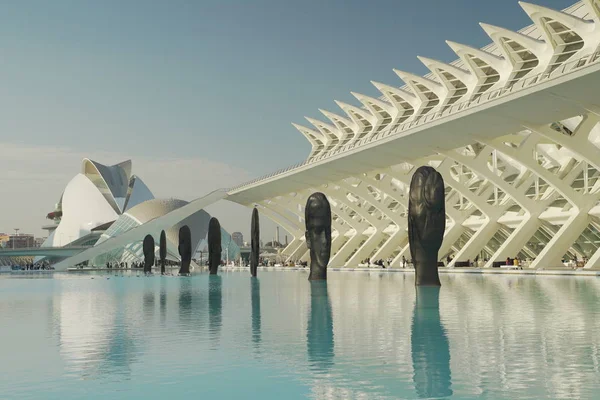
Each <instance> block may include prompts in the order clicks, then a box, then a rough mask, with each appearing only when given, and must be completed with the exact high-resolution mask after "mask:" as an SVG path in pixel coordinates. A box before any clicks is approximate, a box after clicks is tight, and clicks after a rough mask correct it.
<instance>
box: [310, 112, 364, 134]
mask: <svg viewBox="0 0 600 400" xmlns="http://www.w3.org/2000/svg"><path fill="white" fill-rule="evenodd" d="M319 111H320V112H321V114H323V115H324V116H325V117H327V119H329V120H330V121H331V123H332V124H334V125H335V126H336V127H337V128H338V129H339V130H340V131H342V132H343V131H345V128H346V127H348V128H350V129H352V131H356V129H358V127H357V126H356V123H355V122H354V121H353V120H351V119H348V118H346V117H342V116H341V115H338V114H336V113H332V112H331V111H327V110H323V109H320V108H319Z"/></svg>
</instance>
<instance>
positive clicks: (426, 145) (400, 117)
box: [59, 0, 600, 268]
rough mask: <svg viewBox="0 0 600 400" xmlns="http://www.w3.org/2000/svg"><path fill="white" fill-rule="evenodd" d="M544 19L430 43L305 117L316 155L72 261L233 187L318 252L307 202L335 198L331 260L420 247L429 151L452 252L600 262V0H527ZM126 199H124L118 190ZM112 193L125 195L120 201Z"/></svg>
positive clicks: (300, 249) (351, 260)
mask: <svg viewBox="0 0 600 400" xmlns="http://www.w3.org/2000/svg"><path fill="white" fill-rule="evenodd" d="M519 4H520V5H521V7H522V8H523V10H524V11H525V12H526V13H527V15H528V16H529V17H530V18H531V20H532V21H533V24H532V25H530V26H528V27H525V28H523V29H521V30H520V31H519V32H512V31H510V30H507V29H504V28H501V27H496V26H492V25H488V24H481V27H482V28H483V30H484V31H485V32H486V33H487V34H488V35H489V36H490V39H491V41H492V43H491V44H490V45H488V46H486V47H484V48H482V49H477V48H474V47H471V46H468V45H464V44H459V43H455V42H451V41H448V42H447V43H448V45H449V46H450V48H451V49H452V50H453V51H454V52H455V53H456V55H457V57H458V59H457V60H455V61H453V62H451V63H444V62H441V61H436V60H435V59H433V58H426V57H419V60H420V61H421V62H422V63H423V64H424V65H425V66H426V67H427V68H428V69H429V70H430V71H431V73H429V74H428V75H426V76H418V75H415V74H412V73H410V72H405V71H401V70H394V71H395V72H396V74H397V75H398V77H399V78H400V79H401V80H402V81H403V82H404V85H403V86H395V85H393V84H392V85H390V84H384V83H379V82H373V85H374V86H375V87H376V88H377V89H378V90H379V91H380V92H381V96H380V97H379V98H373V97H370V96H366V95H362V94H358V93H353V95H354V96H355V97H356V98H357V100H358V102H359V103H360V105H351V104H347V103H343V102H339V101H336V103H337V105H338V106H339V108H340V109H341V110H342V112H341V114H343V115H338V114H336V113H333V112H331V111H326V110H320V111H321V113H322V114H323V115H324V116H325V117H326V118H327V120H328V122H323V121H320V120H317V119H314V118H307V121H308V122H309V123H310V124H311V125H312V126H313V127H306V126H303V125H298V124H293V125H294V126H295V127H296V128H297V129H298V130H299V131H300V133H301V134H302V135H304V136H305V137H306V139H307V140H308V142H309V143H310V145H311V151H310V154H309V155H308V157H307V159H306V160H305V161H303V162H301V163H298V164H296V165H293V166H290V167H287V168H285V169H283V170H280V171H277V172H273V173H271V174H269V175H267V176H264V177H261V178H257V179H254V180H252V181H250V182H246V183H244V184H242V185H239V186H237V187H234V188H230V189H228V190H227V191H219V192H215V193H211V194H210V195H208V196H206V197H204V198H200V199H198V200H196V201H194V202H191V203H190V204H188V205H186V206H184V207H181V208H179V209H177V210H174V211H172V212H170V213H167V214H166V215H164V216H162V217H159V218H156V219H154V220H152V221H150V222H148V223H147V224H144V225H141V226H139V227H137V228H134V229H132V230H131V231H128V232H126V234H123V235H121V236H119V237H115V238H111V239H110V240H107V241H106V242H103V243H101V244H100V245H98V246H96V247H95V248H93V249H90V250H88V251H86V252H83V253H81V254H78V255H77V256H74V257H72V258H71V259H67V260H65V262H63V263H61V264H60V266H59V267H67V266H70V265H73V264H75V263H77V262H81V261H84V260H87V259H89V258H90V257H93V256H96V255H99V254H102V252H106V251H110V249H111V248H113V247H115V246H122V245H123V244H125V242H127V240H131V241H133V240H139V238H140V237H142V236H143V235H142V234H143V233H144V232H147V231H149V230H152V229H158V231H157V232H159V231H160V229H166V228H168V227H170V226H172V225H174V224H176V223H178V222H179V221H181V220H182V219H184V218H186V217H188V216H189V215H191V214H192V213H194V212H197V211H198V210H200V209H201V208H203V207H205V206H208V205H209V204H210V203H211V202H214V201H218V200H220V199H227V200H230V201H233V202H236V203H239V204H242V205H244V206H247V207H249V208H253V207H255V206H256V207H258V208H259V210H260V212H261V213H262V214H264V215H265V216H267V217H268V218H270V219H272V220H273V221H274V222H276V223H278V224H279V225H281V226H282V227H283V228H284V229H286V230H287V231H288V232H289V233H290V234H291V235H292V237H293V239H292V241H291V242H290V243H289V245H288V246H287V248H286V249H285V250H284V252H283V253H284V254H285V255H286V256H287V257H288V258H289V259H292V260H303V261H306V260H308V257H309V256H308V249H307V247H306V243H305V238H304V230H305V228H304V225H305V224H304V219H303V218H304V209H303V208H304V205H305V202H306V199H307V197H308V196H309V195H310V194H311V193H313V192H316V191H319V192H323V193H325V194H326V195H327V197H328V199H329V201H330V204H331V209H332V218H333V221H332V229H333V232H332V238H333V240H332V248H331V260H330V266H333V267H339V266H354V265H356V264H358V263H359V262H360V261H361V260H364V259H366V258H371V259H387V258H391V259H393V265H395V266H397V265H398V262H399V260H400V259H401V258H402V257H403V256H404V257H406V258H410V254H409V253H410V251H409V247H408V235H407V230H406V229H407V222H406V207H407V195H408V188H409V183H410V179H411V176H412V174H413V172H414V171H415V170H416V168H417V167H419V166H421V165H431V166H433V167H435V168H436V169H437V170H438V171H439V172H440V173H441V174H442V176H443V178H444V181H445V184H446V216H447V224H446V232H445V236H444V242H443V243H442V247H441V249H440V258H441V259H445V258H446V256H448V255H450V256H452V257H454V260H453V261H452V262H451V263H450V264H449V266H450V267H454V266H455V265H457V263H458V262H463V261H467V260H469V259H470V260H474V259H475V258H476V257H478V256H479V258H480V259H481V260H486V261H485V267H492V266H493V265H494V263H498V262H502V261H503V260H505V259H506V258H507V257H515V256H517V257H519V258H520V259H530V260H532V261H531V263H530V265H529V266H530V267H531V268H548V267H559V266H563V263H562V259H563V258H568V259H575V258H577V259H578V260H583V259H585V260H586V261H585V268H599V267H600V234H599V231H598V229H599V228H600V219H599V218H600V179H599V178H600V125H599V122H600V106H599V105H597V104H598V93H600V48H599V45H600V0H583V1H579V2H577V3H575V4H574V5H572V6H571V7H569V8H567V9H565V10H563V11H556V10H552V9H549V8H546V7H543V6H539V5H533V4H529V3H523V2H520V3H519ZM117 206H119V204H118V203H117ZM113 207H114V206H113Z"/></svg>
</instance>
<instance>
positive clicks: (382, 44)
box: [0, 0, 572, 175]
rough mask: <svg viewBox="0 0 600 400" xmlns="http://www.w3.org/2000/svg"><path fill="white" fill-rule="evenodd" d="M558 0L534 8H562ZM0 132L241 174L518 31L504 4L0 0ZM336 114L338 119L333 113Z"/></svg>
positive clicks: (289, 154)
mask: <svg viewBox="0 0 600 400" xmlns="http://www.w3.org/2000/svg"><path fill="white" fill-rule="evenodd" d="M571 3H572V1H569V0H539V4H542V5H545V6H549V7H553V8H564V7H566V6H568V5H570V4H571ZM1 10H2V12H1V13H0V14H1V16H0V52H1V54H2V57H1V61H0V73H1V74H2V77H3V79H2V81H3V84H2V93H3V95H2V96H0V99H1V100H0V106H1V107H0V109H1V110H2V111H1V114H0V115H2V118H0V132H2V133H0V135H2V137H4V138H5V140H8V141H17V142H20V143H28V144H55V145H68V146H71V147H76V148H79V149H82V150H84V151H85V150H87V149H89V148H91V147H93V148H95V149H98V150H107V151H109V150H111V149H113V148H114V146H115V144H116V143H120V144H121V145H122V146H125V147H126V148H129V149H131V150H132V152H133V153H134V154H132V155H135V153H137V152H143V153H145V154H148V155H150V154H153V153H154V154H156V153H167V154H169V155H185V156H192V155H198V154H202V155H203V156H204V157H207V158H210V159H214V160H219V161H223V162H226V163H228V164H231V165H234V166H239V167H244V168H246V169H247V170H248V171H249V172H250V173H251V174H252V175H254V174H261V173H264V172H269V171H270V170H273V169H276V168H279V167H283V166H286V165H287V164H291V163H294V162H296V161H301V160H302V159H304V158H305V157H306V155H307V152H308V150H309V146H308V144H307V143H306V141H305V139H304V138H303V137H302V136H301V135H300V133H299V132H297V131H296V130H295V129H294V128H293V127H292V126H291V125H290V122H292V121H294V122H300V123H304V119H303V117H304V116H305V115H308V116H313V117H318V118H320V117H321V115H320V113H319V112H318V111H317V108H325V109H330V110H332V111H334V112H338V110H337V108H336V105H335V104H334V103H333V100H334V99H339V100H344V101H347V102H355V99H354V98H353V97H352V96H351V95H350V94H349V92H350V90H353V91H358V92H363V93H366V94H371V95H376V94H377V92H376V90H375V89H374V88H372V87H371V85H370V83H369V81H370V80H378V81H382V82H386V83H391V84H398V85H399V84H400V81H399V79H398V78H397V77H396V76H395V75H394V74H393V72H392V68H399V69H403V70H407V71H411V72H417V73H425V72H426V71H425V69H424V67H423V66H422V65H421V64H420V63H419V62H418V60H417V59H416V58H415V57H416V56H417V55H424V56H428V57H432V58H436V59H441V60H444V61H451V60H453V59H454V58H455V57H454V56H453V53H452V52H451V51H450V50H449V49H448V48H447V46H446V44H445V43H444V40H445V39H451V40H454V41H458V42H463V43H468V44H471V45H475V46H482V45H485V44H486V43H487V42H489V39H488V38H487V36H486V35H485V34H484V33H483V32H482V30H481V29H480V28H479V26H478V24H477V23H478V22H480V21H485V22H489V23H492V24H497V25H501V26H504V27H507V28H511V29H518V28H521V27H523V26H525V25H527V24H529V23H530V21H529V20H528V18H527V16H526V14H525V13H524V12H523V11H522V10H521V8H520V7H519V5H518V3H517V1H513V0H501V1H492V0H454V1H442V0H434V1H414V0H413V1H402V0H394V1H392V0H382V1H364V0H351V1H342V0H330V1H322V0H321V1H315V0H304V1H294V2H292V1H281V0H279V1H277V0H272V1H266V0H254V1H247V0H245V1H228V0H215V1H212V0H204V1H202V0H198V1H176V0H173V1H162V2H161V1H123V0H120V1H113V0H108V1H107V0H103V1H91V0H90V1H87V0H70V1H66V0H53V1H26V0H24V1H5V2H4V4H2V8H1ZM340 112H341V111H340Z"/></svg>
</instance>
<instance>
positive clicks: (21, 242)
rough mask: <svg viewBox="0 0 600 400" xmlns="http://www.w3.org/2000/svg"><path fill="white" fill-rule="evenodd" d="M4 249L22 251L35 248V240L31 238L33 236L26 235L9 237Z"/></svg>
mask: <svg viewBox="0 0 600 400" xmlns="http://www.w3.org/2000/svg"><path fill="white" fill-rule="evenodd" d="M4 247H6V248H8V249H24V248H26V247H35V239H34V238H33V235H31V234H28V233H23V234H19V235H10V236H9V238H8V241H7V242H6V245H5V246H4Z"/></svg>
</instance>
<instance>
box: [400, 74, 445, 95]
mask: <svg viewBox="0 0 600 400" xmlns="http://www.w3.org/2000/svg"><path fill="white" fill-rule="evenodd" d="M394 72H395V73H396V75H398V76H399V77H400V79H402V80H403V81H404V82H406V84H407V85H408V86H409V87H410V88H411V89H412V90H413V91H414V92H415V93H417V94H418V95H419V97H422V92H423V91H422V90H421V89H419V87H418V86H417V85H415V83H417V84H420V85H423V86H425V87H426V88H427V89H429V90H431V91H432V92H433V93H434V94H435V95H436V96H438V98H443V97H444V96H445V95H446V89H445V88H444V87H443V86H442V85H440V84H439V83H438V82H435V81H432V80H431V79H427V78H424V77H422V76H419V75H415V74H412V73H410V72H405V71H400V70H398V69H395V68H394Z"/></svg>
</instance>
